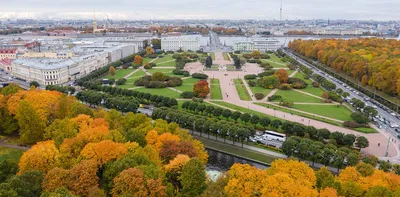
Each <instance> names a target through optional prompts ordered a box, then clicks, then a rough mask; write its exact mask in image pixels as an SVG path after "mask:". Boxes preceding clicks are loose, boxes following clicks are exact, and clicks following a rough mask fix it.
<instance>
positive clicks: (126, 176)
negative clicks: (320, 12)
mask: <svg viewBox="0 0 400 197" xmlns="http://www.w3.org/2000/svg"><path fill="white" fill-rule="evenodd" d="M165 189H166V187H165V186H163V185H162V181H161V179H157V180H154V179H146V178H145V175H144V173H143V171H142V170H140V169H138V168H129V169H127V170H124V171H122V172H121V173H120V175H119V176H118V177H115V178H114V188H113V189H112V192H111V193H112V196H121V195H122V196H125V195H133V196H138V197H141V196H143V197H147V196H152V197H158V196H167V194H166V192H165Z"/></svg>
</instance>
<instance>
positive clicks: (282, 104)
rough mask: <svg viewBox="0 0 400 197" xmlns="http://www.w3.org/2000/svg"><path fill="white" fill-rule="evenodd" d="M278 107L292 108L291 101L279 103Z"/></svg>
mask: <svg viewBox="0 0 400 197" xmlns="http://www.w3.org/2000/svg"><path fill="white" fill-rule="evenodd" d="M279 105H280V106H284V107H292V106H293V102H291V101H281V102H279Z"/></svg>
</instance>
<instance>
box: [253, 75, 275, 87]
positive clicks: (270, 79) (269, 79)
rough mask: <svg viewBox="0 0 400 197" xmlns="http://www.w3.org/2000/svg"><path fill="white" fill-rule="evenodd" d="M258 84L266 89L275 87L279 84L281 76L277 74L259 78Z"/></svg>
mask: <svg viewBox="0 0 400 197" xmlns="http://www.w3.org/2000/svg"><path fill="white" fill-rule="evenodd" d="M257 84H258V85H259V86H260V87H263V88H266V89H274V88H276V87H278V86H279V78H278V77H277V76H276V75H271V76H265V77H263V78H261V79H259V80H257Z"/></svg>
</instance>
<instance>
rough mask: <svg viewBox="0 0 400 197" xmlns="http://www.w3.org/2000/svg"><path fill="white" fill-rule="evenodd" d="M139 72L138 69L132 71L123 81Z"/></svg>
mask: <svg viewBox="0 0 400 197" xmlns="http://www.w3.org/2000/svg"><path fill="white" fill-rule="evenodd" d="M139 70H140V69H139V68H138V69H136V70H134V71H132V72H131V73H129V74H127V75H126V76H125V77H124V78H125V79H127V78H129V77H130V76H132V75H133V74H135V73H136V72H137V71H139Z"/></svg>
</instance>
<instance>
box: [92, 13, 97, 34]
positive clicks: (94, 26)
mask: <svg viewBox="0 0 400 197" xmlns="http://www.w3.org/2000/svg"><path fill="white" fill-rule="evenodd" d="M96 31H97V23H96V12H94V14H93V33H95V32H96Z"/></svg>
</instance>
